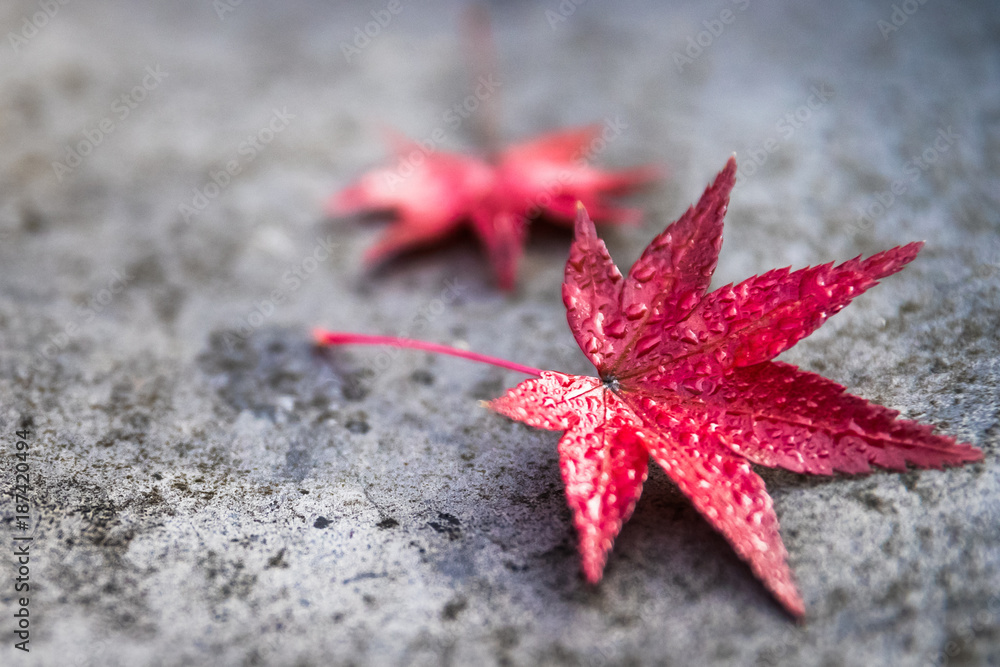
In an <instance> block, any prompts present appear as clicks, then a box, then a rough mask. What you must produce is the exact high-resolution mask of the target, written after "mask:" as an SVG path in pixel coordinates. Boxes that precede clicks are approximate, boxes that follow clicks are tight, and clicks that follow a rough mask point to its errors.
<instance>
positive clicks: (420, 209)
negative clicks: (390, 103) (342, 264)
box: [327, 126, 659, 290]
mask: <svg viewBox="0 0 1000 667" xmlns="http://www.w3.org/2000/svg"><path fill="white" fill-rule="evenodd" d="M600 132H601V126H588V127H582V128H577V129H572V130H565V131H562V132H555V133H552V134H546V135H543V136H541V137H538V138H536V139H533V140H531V141H528V142H525V143H521V144H517V145H514V146H511V147H509V148H507V149H506V150H504V151H502V152H500V153H499V154H498V155H497V156H496V157H495V158H494V159H492V160H482V159H480V158H477V157H472V156H468V155H462V154H459V153H447V152H442V151H433V150H427V149H426V148H424V147H423V146H421V145H420V144H418V143H416V142H412V141H409V140H407V139H405V138H402V137H398V136H393V144H394V148H395V153H396V157H397V165H396V166H395V167H394V168H383V169H377V170H374V171H370V172H368V173H367V174H365V175H364V176H362V178H361V179H360V180H359V181H358V182H357V183H356V184H354V185H352V186H350V187H348V188H347V189H345V190H343V191H341V192H340V193H339V194H337V195H335V196H334V197H333V198H332V199H331V200H330V202H329V204H328V207H327V208H328V212H329V213H331V214H333V215H343V214H348V213H355V212H358V211H366V210H370V211H391V212H393V213H394V214H395V216H396V221H395V223H394V224H393V225H392V226H391V227H389V229H388V230H387V231H386V232H385V234H384V235H383V236H382V238H381V239H380V240H379V241H378V242H377V243H376V244H375V245H374V246H373V247H371V248H370V249H369V250H368V252H367V253H366V254H365V261H366V262H367V263H368V264H369V265H374V264H377V263H380V262H382V261H383V260H385V259H388V258H389V257H392V256H395V255H397V254H399V253H401V252H403V251H406V250H410V249H412V248H415V247H419V246H426V245H430V244H432V243H434V242H436V241H439V240H440V239H442V238H443V237H445V236H448V235H450V234H451V233H452V232H454V231H455V230H457V229H458V228H460V227H462V226H466V225H467V226H470V227H471V228H472V231H473V232H474V233H475V235H476V236H477V237H478V238H479V240H480V242H481V243H482V244H483V246H484V247H485V249H486V253H487V256H488V257H489V260H490V263H491V264H492V266H493V271H494V273H495V274H496V278H497V282H498V283H499V285H500V287H501V288H503V289H506V290H509V289H513V287H514V282H515V280H516V275H517V266H518V262H519V260H520V258H521V255H522V253H523V246H524V240H525V236H526V232H527V227H528V222H529V220H532V219H534V218H537V217H540V216H543V217H544V218H546V219H548V220H551V221H554V222H557V223H560V222H561V223H564V224H567V225H570V224H572V222H573V218H574V217H575V206H576V202H577V201H581V202H583V204H584V205H585V206H587V207H588V208H589V209H590V210H591V212H592V213H593V215H594V217H595V218H597V219H599V220H601V221H603V222H609V223H624V222H630V221H636V220H638V218H639V215H640V214H639V211H637V210H634V209H628V208H618V207H615V206H613V205H612V204H611V203H609V201H608V198H609V197H611V196H613V195H622V194H627V193H628V192H630V191H632V190H634V189H636V188H637V187H638V186H640V185H642V184H644V183H647V182H648V181H650V180H652V179H653V178H655V177H656V176H657V175H658V173H659V172H658V170H656V169H655V168H653V167H639V168H635V169H630V170H626V171H620V172H610V171H604V170H601V169H597V168H595V167H592V166H590V165H589V164H588V162H587V158H588V157H589V154H590V153H591V151H590V150H589V147H590V145H591V142H593V141H595V140H597V139H598V136H599V133H600Z"/></svg>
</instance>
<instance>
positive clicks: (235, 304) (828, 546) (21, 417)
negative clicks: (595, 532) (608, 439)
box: [0, 0, 1000, 665]
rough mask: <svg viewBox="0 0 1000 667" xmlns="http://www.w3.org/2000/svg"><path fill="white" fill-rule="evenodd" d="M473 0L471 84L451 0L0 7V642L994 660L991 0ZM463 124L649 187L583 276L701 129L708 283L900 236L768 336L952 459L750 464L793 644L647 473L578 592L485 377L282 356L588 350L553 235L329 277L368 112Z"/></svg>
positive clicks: (389, 359) (585, 660) (559, 508)
mask: <svg viewBox="0 0 1000 667" xmlns="http://www.w3.org/2000/svg"><path fill="white" fill-rule="evenodd" d="M487 7H488V10H489V14H490V17H491V21H492V28H493V47H494V49H495V57H496V62H495V76H496V80H497V81H498V85H496V86H494V90H491V91H490V92H489V93H488V98H489V99H488V100H487V99H483V100H480V101H481V102H483V103H482V104H476V103H470V102H468V100H469V96H470V95H473V96H474V94H475V89H476V88H475V80H476V75H475V72H476V69H475V66H474V62H473V61H474V60H475V51H474V50H473V52H472V53H470V50H469V48H468V46H467V45H466V44H465V41H467V40H466V35H464V34H463V32H462V27H461V26H462V16H463V11H464V10H465V9H466V4H465V3H462V2H413V1H408V0H377V1H374V2H357V3H336V2H320V1H318V0H317V1H314V2H306V1H302V2H289V3H266V2H262V1H253V0H243V1H240V0H214V1H212V0H197V1H196V0H186V1H184V2H173V3H156V2H146V1H139V2H129V3H124V2H100V1H96V2H87V3H82V2H71V1H69V0H65V1H60V0H32V1H23V2H22V1H20V0H18V1H10V2H5V3H4V4H3V5H2V7H0V28H2V31H0V33H2V34H0V36H2V37H3V42H2V43H0V440H2V442H3V445H2V447H0V451H3V452H4V453H5V454H4V456H5V460H6V461H10V460H11V459H10V458H9V456H8V452H9V451H12V450H10V449H9V447H8V445H9V444H10V443H11V442H12V438H13V435H12V434H13V432H14V431H15V430H16V429H18V428H21V427H22V426H27V427H28V428H30V429H31V430H32V433H33V435H32V440H31V443H32V450H31V458H30V466H31V475H32V482H33V490H32V512H31V516H32V535H34V537H35V541H34V543H33V546H32V549H33V551H32V559H33V560H32V568H33V569H32V576H33V577H37V580H36V581H35V582H34V584H33V585H36V586H37V588H34V589H33V590H32V593H33V594H32V599H31V613H32V626H31V644H30V646H31V653H30V654H23V653H22V652H20V651H16V650H15V649H13V648H12V647H11V646H10V642H9V641H7V642H6V643H5V645H4V647H3V648H2V649H0V650H2V651H3V655H4V658H3V659H2V660H3V661H4V664H8V662H7V661H8V660H10V659H11V658H12V659H13V661H14V662H13V663H10V664H38V665H55V664H59V665H65V664H74V665H84V664H93V665H98V664H100V665H117V664H121V665H135V664H151V665H175V664H176V665H179V664H219V665H254V664H289V665H292V664H294V665H324V664H359V665H360V664H378V665H381V664H429V665H430V664H435V665H436V664H456V665H458V664H468V663H470V662H472V661H478V662H482V663H483V664H505V665H506V664H511V665H532V664H565V665H603V664H657V665H661V664H666V665H672V664H676V665H692V664H706V665H707V664H720V665H778V664H787V665H873V664H886V665H918V664H935V665H936V664H963V665H977V664H996V663H997V662H1000V557H998V555H997V552H996V548H995V544H996V542H997V540H998V539H1000V516H998V509H1000V500H998V499H1000V495H998V491H1000V489H998V486H1000V483H998V480H1000V469H998V468H997V466H996V464H995V462H994V458H995V451H996V444H997V443H996V437H997V413H998V405H1000V395H998V390H997V387H998V384H997V379H998V374H1000V368H998V361H997V360H998V347H1000V346H998V339H997V336H996V331H997V328H998V326H1000V294H998V277H1000V234H998V232H1000V158H998V156H1000V11H998V6H997V5H996V3H992V2H979V3H961V4H953V3H952V4H946V3H935V2H920V1H919V0H907V1H905V2H904V1H898V2H889V1H882V2H878V1H871V2H844V3H823V4H820V3H810V4H807V5H789V6H774V5H773V4H769V3H763V2H756V1H754V0H733V1H731V2H730V1H728V0H724V1H717V2H707V3H706V2H675V3H669V4H667V3H657V2H625V3H615V4H612V3H604V2H598V1H597V0H590V1H588V2H584V1H582V0H541V1H539V2H513V1H512V2H496V3H490V4H488V5H487ZM473 41H474V42H475V40H473ZM470 107H475V108H474V109H472V110H469V108H470ZM488 109H492V111H489V112H488V111H487V110H488ZM487 113H491V114H494V115H493V116H491V117H490V118H487V117H486V116H485V114H487ZM488 123H494V125H495V127H496V128H497V130H498V134H499V137H500V140H501V142H502V143H504V144H507V143H511V142H516V141H520V140H523V139H526V138H530V137H532V136H535V135H538V134H541V133H545V132H551V131H554V130H558V129H563V128H566V127H571V126H577V125H581V124H588V123H598V124H608V125H611V126H614V127H616V128H620V130H621V131H620V132H617V133H616V134H615V136H614V138H613V140H609V141H607V142H606V146H604V147H602V148H601V150H600V151H599V154H596V155H595V156H594V163H595V164H597V165H599V166H602V167H608V168H624V167H627V166H632V165H638V164H645V163H654V164H660V165H663V166H664V167H665V168H666V169H667V170H668V172H669V176H667V177H666V178H664V179H663V180H662V181H660V182H658V183H656V184H654V185H652V186H651V187H649V188H647V189H646V190H645V191H643V192H642V193H641V194H638V195H635V196H633V197H632V198H631V199H630V200H629V201H630V203H631V204H633V205H636V206H640V207H642V208H643V209H644V210H645V211H646V215H645V217H644V219H643V222H642V224H640V225H638V226H634V227H617V228H614V229H606V230H605V231H604V232H602V234H603V235H604V236H605V237H606V239H607V242H608V245H609V248H610V249H611V252H612V255H613V256H614V257H615V259H616V261H617V263H618V264H619V266H621V267H623V268H625V267H628V266H629V265H630V264H631V262H632V261H633V260H634V259H635V258H636V257H637V256H638V254H639V253H640V252H641V251H642V249H643V248H644V247H645V245H646V244H647V243H648V241H649V239H650V238H651V237H652V236H653V235H654V234H655V233H657V232H658V231H660V230H662V229H663V227H664V226H665V225H666V224H668V223H669V222H670V221H672V220H674V219H675V218H676V217H678V216H679V215H680V214H681V213H682V212H683V211H684V210H685V209H686V208H687V207H688V206H689V205H691V204H692V203H694V202H695V201H696V200H697V197H698V196H699V195H700V193H701V190H702V189H703V188H704V186H705V184H706V183H707V182H709V181H710V180H711V179H712V178H713V177H714V175H715V174H716V173H717V172H718V170H719V169H721V168H722V166H723V164H724V163H725V161H726V159H727V158H728V157H729V156H730V155H731V154H733V153H735V154H736V155H737V160H738V162H739V164H740V172H739V180H738V184H737V187H736V189H735V190H734V192H733V196H732V203H731V206H730V212H729V214H728V217H727V227H726V234H725V244H724V246H723V250H722V256H721V260H720V264H719V269H718V271H717V274H716V279H715V282H714V285H715V286H720V285H723V284H725V283H728V282H732V281H738V280H742V279H744V278H746V277H748V276H750V275H753V274H756V273H760V272H763V271H766V270H768V269H770V268H773V267H777V266H788V265H793V266H795V267H801V266H805V265H808V264H819V263H825V262H829V261H834V260H844V259H847V258H850V257H854V256H856V255H859V254H871V253H873V252H876V251H878V250H881V249H884V248H887V247H890V246H894V245H899V244H902V243H905V242H909V241H912V240H921V239H922V240H926V242H927V246H926V248H925V249H924V250H923V252H922V253H921V255H920V257H919V258H918V259H917V260H916V261H915V262H914V263H913V264H912V265H911V266H910V267H908V268H907V269H906V271H904V272H903V273H902V274H899V275H897V276H894V277H892V278H891V279H889V280H887V281H886V283H885V284H884V285H883V286H881V287H879V288H877V289H875V290H873V291H872V292H871V293H869V294H866V295H865V296H864V297H863V298H862V299H859V300H858V301H857V302H856V303H854V304H853V305H852V306H851V307H850V308H848V309H847V310H846V311H844V312H843V313H841V314H840V315H838V316H837V317H836V318H834V319H833V320H832V321H830V322H829V323H828V324H827V325H825V326H824V327H823V329H821V330H820V331H818V332H817V333H816V334H814V335H813V336H811V337H810V338H809V339H807V340H805V341H803V342H802V343H801V344H799V345H798V346H797V347H796V348H795V349H793V350H791V351H789V352H788V353H786V354H785V355H784V356H783V357H782V358H783V359H785V360H787V361H789V362H791V363H796V364H799V365H802V366H803V367H805V368H807V369H809V370H813V371H816V372H820V373H822V374H824V375H826V376H828V377H831V378H832V379H834V380H836V381H838V382H841V383H843V384H845V385H847V387H848V388H849V390H851V391H852V392H853V393H857V394H860V395H862V396H865V397H866V398H869V399H872V400H874V401H877V402H879V403H882V404H884V405H887V406H889V407H892V408H895V409H898V410H901V411H903V412H904V414H905V415H906V416H908V417H910V418H914V419H920V420H921V421H926V422H929V423H934V424H937V425H939V426H940V427H941V430H943V431H945V432H947V433H949V434H951V435H954V436H956V437H958V438H959V439H960V440H962V441H967V442H972V443H974V444H976V445H977V446H979V447H981V448H982V449H983V450H984V451H985V453H986V460H985V462H983V463H981V464H977V465H975V466H967V467H964V468H961V469H956V470H948V471H944V472H938V471H926V472H908V473H903V474H898V473H891V474H890V473H884V472H882V473H876V474H873V475H871V476H867V477H859V478H846V477H843V478H834V479H808V478H805V477H800V476H797V475H792V474H790V473H780V472H773V471H765V472H763V473H762V474H763V476H764V477H765V479H766V481H767V483H768V488H769V490H770V492H771V494H772V496H773V497H774V499H775V505H776V509H777V512H778V516H779V519H780V520H781V524H782V535H783V538H784V540H785V544H786V546H787V548H788V550H789V552H790V563H791V566H792V568H793V570H794V571H795V573H796V576H797V579H798V583H799V585H800V588H801V591H802V593H803V596H804V597H805V600H806V604H807V608H808V613H809V615H808V618H807V621H806V622H805V623H804V624H803V625H793V624H792V623H791V622H790V621H789V619H788V618H787V617H786V616H784V615H783V613H782V612H781V610H780V609H779V608H778V607H777V605H776V604H775V603H774V602H773V601H772V600H771V598H770V597H769V595H768V594H767V592H766V591H765V590H764V589H763V587H762V586H761V585H760V584H759V583H758V582H757V581H756V579H754V577H753V576H752V574H751V573H750V571H749V569H748V568H746V566H745V565H743V564H742V563H741V561H740V560H739V559H738V558H737V557H736V556H735V554H733V553H732V551H731V549H729V548H728V547H727V545H726V543H725V542H724V541H723V540H722V538H720V537H718V536H717V535H715V534H714V533H713V531H712V530H711V528H709V527H708V525H707V524H705V523H704V522H703V520H702V519H701V518H700V517H699V516H698V515H697V513H696V512H695V511H694V510H693V509H692V508H691V507H690V505H689V504H688V503H687V502H686V500H684V498H683V497H682V496H681V495H680V494H679V492H678V491H677V490H676V489H675V488H674V487H673V486H672V485H671V483H670V482H669V481H668V480H667V479H666V478H665V477H664V476H663V475H662V474H660V473H658V472H657V473H654V474H652V475H651V478H650V481H649V483H648V484H647V487H646V490H645V492H644V497H643V499H642V500H641V501H640V503H639V506H638V508H637V510H636V514H635V516H634V518H633V520H632V521H631V522H630V524H629V525H628V527H627V528H626V529H625V530H624V532H623V533H622V535H621V537H620V538H619V540H618V542H617V544H616V546H615V550H614V552H613V553H612V555H611V559H610V561H609V565H608V570H607V573H606V578H605V581H604V582H603V583H602V584H601V585H600V586H599V587H597V588H590V587H587V586H586V585H585V584H584V583H583V581H582V580H581V579H580V577H579V576H578V573H577V568H578V557H577V554H576V551H575V535H574V533H573V528H572V525H571V522H570V517H569V512H568V510H567V508H566V506H565V501H564V498H563V495H562V485H561V480H560V478H559V471H558V467H557V462H556V461H557V460H556V454H555V443H556V442H557V440H558V434H554V433H548V432H539V431H534V430H531V429H529V428H527V427H524V426H521V425H517V424H512V423H508V422H507V421H505V420H503V419H502V418H500V417H498V416H497V415H493V414H490V413H488V412H487V411H485V410H484V409H482V408H481V407H479V405H478V401H479V400H483V399H489V398H491V397H494V396H497V395H499V394H500V393H501V392H502V391H503V390H504V389H505V388H506V387H508V386H512V385H513V384H514V383H516V382H517V381H519V380H520V379H521V377H520V376H518V375H517V374H515V373H511V372H506V371H499V370H497V369H493V368H488V367H484V366H476V365H470V364H467V363H465V362H462V361H458V360H453V359H443V358H435V357H432V356H429V355H425V354H422V353H410V352H399V351H382V352H379V351H376V350H361V349H350V350H338V351H336V352H333V353H319V352H317V351H315V350H314V349H313V348H312V346H311V345H310V342H309V334H308V331H309V329H310V328H311V327H312V326H326V327H329V328H335V329H346V330H353V331H360V332H366V333H373V334H398V335H409V336H414V337H418V338H424V339H428V340H433V341H436V342H443V343H449V344H453V345H464V346H468V347H470V348H472V349H475V350H477V351H480V352H483V353H486V354H491V355H497V356H502V357H506V358H509V359H512V360H515V361H518V362H520V363H524V364H528V365H532V366H538V367H542V368H553V369H558V370H563V371H567V372H584V373H589V372H590V369H589V368H588V366H589V364H587V363H586V361H585V359H584V357H583V356H582V355H581V354H580V352H579V350H578V349H577V348H576V345H575V343H574V341H573V339H572V336H571V335H570V333H569V331H568V328H567V327H566V324H565V311H564V309H563V307H562V304H561V298H560V291H559V285H560V282H561V277H562V270H563V268H562V267H563V263H564V261H565V257H566V249H567V247H568V243H569V238H570V237H569V234H568V232H566V231H565V230H559V229H556V230H552V229H548V230H547V229H544V228H542V227H539V228H538V229H532V232H531V234H530V238H529V243H528V250H527V254H526V257H525V260H524V263H523V266H522V268H521V273H520V282H519V286H518V288H517V290H515V291H514V292H513V293H512V294H505V293H501V292H499V291H498V290H497V289H496V288H495V286H494V281H493V277H492V275H491V273H490V270H489V267H488V265H487V264H486V262H485V259H484V257H483V255H482V253H481V251H480V250H479V248H478V247H477V246H476V245H475V243H474V241H472V240H471V238H468V237H463V236H459V237H458V238H457V239H456V240H455V241H453V242H448V243H445V244H442V245H441V246H440V247H438V248H435V249H433V250H429V251H427V252H422V253H417V254H413V255H410V256H407V257H405V258H402V259H401V260H399V261H397V262H392V263H391V264H389V265H388V266H386V267H385V268H384V269H383V270H380V271H377V272H366V271H365V270H364V267H363V264H362V262H361V255H362V253H363V252H364V249H365V248H367V247H368V246H370V245H371V244H372V242H373V241H374V240H375V238H376V237H377V236H378V235H379V234H380V233H381V231H382V230H383V229H384V227H385V224H386V223H385V222H384V221H380V220H378V219H376V220H360V219H357V218H343V219H331V218H329V217H328V216H326V215H325V213H324V203H325V201H326V199H327V198H328V197H329V196H330V195H332V194H334V193H335V192H337V191H338V190H340V189H341V188H343V187H345V186H346V185H348V184H349V183H351V182H353V181H354V180H355V179H356V178H357V177H358V176H360V175H361V174H362V173H363V172H364V171H365V170H367V169H370V168H373V167H376V166H380V165H383V164H386V163H387V161H388V160H389V157H390V154H389V148H388V146H387V145H386V143H385V141H384V129H385V128H393V129H395V130H397V131H399V132H401V133H403V134H405V135H407V136H409V137H411V138H413V139H415V140H421V141H433V143H434V144H435V150H449V151H462V152H473V153H475V152H481V151H482V149H483V143H482V139H483V138H482V135H481V133H480V132H479V131H478V130H477V128H479V127H482V126H483V125H484V124H488ZM432 137H433V138H434V139H433V140H432V139H431V138H432ZM438 138H440V141H439V140H438ZM0 480H2V481H3V485H4V488H5V489H9V488H12V486H13V484H14V465H13V463H10V464H8V463H4V464H3V466H0ZM5 494H7V492H6V491H5ZM5 497H9V496H7V495H5ZM14 515H15V512H14V509H13V507H12V505H11V503H8V502H6V501H5V502H3V503H0V516H2V519H3V526H4V531H3V534H4V538H3V539H4V541H5V543H11V542H9V540H10V539H12V536H13V535H15V534H16V531H15V527H14ZM5 551H6V552H10V550H9V549H5ZM4 562H5V563H13V560H12V557H11V556H9V555H7V556H4ZM5 567H7V568H12V567H13V565H5ZM11 571H12V570H11ZM15 598H16V596H15V592H14V590H13V585H12V584H10V583H9V582H8V583H5V584H3V586H2V587H0V601H2V604H3V609H4V612H3V615H2V616H3V618H4V619H6V620H4V621H2V622H0V630H2V631H3V633H4V635H5V636H6V637H7V638H8V639H9V638H10V636H11V635H10V633H9V631H11V630H12V629H13V624H12V622H11V618H12V616H11V614H12V613H13V611H11V613H8V611H7V610H8V609H9V610H13V609H14V608H15V606H14V605H15ZM5 641H6V640H5Z"/></svg>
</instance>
